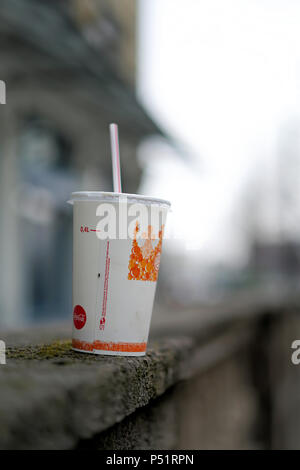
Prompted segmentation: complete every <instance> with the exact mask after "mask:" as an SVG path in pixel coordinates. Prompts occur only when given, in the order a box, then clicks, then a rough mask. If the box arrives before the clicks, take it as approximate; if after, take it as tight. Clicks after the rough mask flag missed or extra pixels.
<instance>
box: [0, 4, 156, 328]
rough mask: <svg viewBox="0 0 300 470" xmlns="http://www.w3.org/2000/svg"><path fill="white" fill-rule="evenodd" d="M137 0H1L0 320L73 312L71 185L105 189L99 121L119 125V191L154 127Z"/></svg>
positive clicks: (135, 171)
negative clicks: (139, 52)
mask: <svg viewBox="0 0 300 470" xmlns="http://www.w3.org/2000/svg"><path fill="white" fill-rule="evenodd" d="M135 9H136V4H135V1H134V0H124V1H122V2H118V1H100V0H94V1H92V0H65V1H51V2H50V1H49V2H48V1H47V2H46V1H43V2H40V1H38V0H3V1H2V2H1V4H0V38H1V41H0V51H1V63H0V78H1V80H4V81H5V82H6V86H7V104H6V105H5V106H2V107H1V109H0V112H1V134H0V192H1V199H0V201H1V202H0V241H1V243H0V252H1V253H0V254H1V260H2V266H4V267H5V268H4V270H2V274H1V282H0V326H5V325H6V326H7V325H8V326H9V325H11V326H16V325H18V324H19V325H20V324H22V323H23V322H25V321H33V320H38V321H41V320H46V319H47V320H49V319H50V318H53V319H55V318H58V317H59V318H61V317H62V316H66V315H68V314H70V308H71V277H72V276H71V275H72V273H71V269H72V263H71V253H72V243H71V240H72V211H71V208H69V207H68V205H67V204H66V201H67V200H68V198H69V195H70V193H71V192H72V191H75V190H111V189H112V183H111V181H112V178H111V163H110V148H109V133H108V124H109V123H110V122H118V124H119V125H120V145H121V148H122V177H123V181H124V190H125V191H126V192H129V193H130V192H135V191H136V190H137V186H138V184H139V179H140V175H141V170H140V168H139V166H138V162H137V159H136V151H137V146H138V145H139V144H140V142H141V140H142V139H144V138H145V137H148V136H150V135H155V134H161V132H160V130H159V128H158V127H157V126H156V125H155V123H154V122H153V121H152V120H151V119H150V118H149V116H148V115H147V114H146V112H145V111H144V109H143V108H142V107H141V106H140V104H139V103H138V102H137V100H136V97H135V92H134V85H135V46H136V45H135Z"/></svg>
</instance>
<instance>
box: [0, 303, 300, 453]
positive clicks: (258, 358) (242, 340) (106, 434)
mask: <svg viewBox="0 0 300 470" xmlns="http://www.w3.org/2000/svg"><path fill="white" fill-rule="evenodd" d="M299 320H300V317H299V314H297V313H294V312H290V313H286V312H284V311H282V312H278V311H276V312H261V314H260V315H257V316H254V317H252V318H251V319H250V318H244V319H243V320H241V319H239V320H235V321H231V322H228V323H226V324H223V325H222V326H220V325H219V327H218V328H214V330H213V331H210V332H209V334H208V330H207V331H206V333H207V334H206V335H204V332H203V333H202V335H200V336H198V339H197V335H194V338H193V337H192V335H191V336H190V338H187V337H177V338H174V339H172V338H157V339H156V340H154V341H152V343H151V344H150V347H149V349H148V352H147V355H146V356H145V357H139V358H124V357H105V356H93V355H86V354H80V353H75V352H73V351H71V350H70V341H69V340H68V339H62V338H65V337H66V336H67V334H68V330H67V329H63V328H62V329H59V328H58V329H52V330H51V329H50V330H49V329H48V330H47V331H46V330H45V329H44V330H35V331H33V332H31V333H28V334H24V333H23V334H19V335H18V334H13V335H12V334H9V335H4V338H3V339H5V340H6V342H7V345H8V350H7V364H6V365H5V366H0V448H1V449H99V450H101V449H109V450H120V449H156V450H159V449H264V448H277V449H278V448H299V447H300V442H299V435H300V433H299V422H300V401H299V398H298V397H299V393H298V390H299V389H300V382H299V380H300V379H299V377H300V369H299V371H298V368H297V366H293V365H292V364H291V360H290V358H291V343H292V341H293V340H294V339H297V335H298V333H299V335H300V321H299ZM200 337H201V339H200ZM47 338H48V341H47ZM57 338H61V339H60V340H58V341H57V340H55V339H57ZM299 338H300V336H299ZM41 341H43V344H40V345H39V344H38V343H40V342H41Z"/></svg>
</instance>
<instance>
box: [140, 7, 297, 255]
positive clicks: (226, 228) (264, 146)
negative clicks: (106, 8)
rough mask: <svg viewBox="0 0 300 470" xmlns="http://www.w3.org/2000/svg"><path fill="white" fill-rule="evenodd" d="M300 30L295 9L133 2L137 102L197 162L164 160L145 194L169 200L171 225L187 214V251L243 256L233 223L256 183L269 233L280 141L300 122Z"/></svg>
mask: <svg viewBox="0 0 300 470" xmlns="http://www.w3.org/2000/svg"><path fill="white" fill-rule="evenodd" d="M299 25H300V2H299V1H297V0H184V1H183V0H150V1H149V0H140V18H139V55H138V59H139V76H138V93H139V96H140V98H141V99H142V101H143V102H144V104H145V106H146V108H147V109H148V110H149V112H150V113H151V114H152V115H153V117H154V118H155V119H156V121H157V122H159V123H161V124H162V125H163V127H164V128H165V129H166V130H167V131H169V132H170V133H171V134H172V135H174V136H175V137H176V138H179V139H180V141H182V142H185V143H186V144H187V145H188V146H189V147H190V148H191V149H192V151H193V153H194V154H195V156H196V158H198V159H199V162H201V165H200V164H199V165H198V166H197V165H196V167H194V168H193V169H191V170H189V169H187V168H185V165H184V164H183V163H181V162H177V163H176V160H173V159H172V158H171V157H170V156H169V152H167V151H166V153H168V155H167V158H163V156H162V157H161V158H158V157H156V158H153V159H152V161H153V163H152V164H151V165H150V168H148V173H149V175H155V176H154V177H153V176H152V177H149V178H148V179H146V180H145V182H144V185H143V188H142V189H144V190H145V191H147V192H148V193H152V195H157V196H158V195H159V196H161V197H166V198H169V199H170V200H171V201H172V202H173V203H174V204H173V205H174V214H173V215H174V217H176V216H177V223H178V224H180V218H181V217H182V214H183V213H185V214H187V215H188V219H189V221H190V223H192V224H193V230H192V231H191V232H189V233H188V234H187V235H186V238H187V240H188V242H187V245H188V247H189V248H194V249H199V250H200V252H201V253H203V254H206V255H207V256H213V257H215V258H216V259H220V260H226V259H227V258H228V257H230V258H231V257H232V256H236V257H237V258H239V257H240V256H242V254H243V252H244V250H243V249H244V243H245V240H244V239H243V235H242V234H241V233H240V232H239V230H238V228H237V227H234V226H233V225H234V224H233V223H232V220H233V219H232V217H231V216H232V213H233V212H234V211H235V210H238V209H236V207H238V205H239V199H240V197H241V195H242V192H243V190H244V187H245V184H246V183H247V182H249V180H250V181H251V178H255V177H256V176H255V175H258V177H261V176H260V175H262V177H263V178H264V185H265V187H266V188H270V190H269V191H267V194H268V198H269V200H268V198H266V201H265V204H266V207H265V208H262V209H261V210H262V214H263V215H262V217H263V219H264V223H265V225H266V227H265V230H266V233H267V232H268V230H269V231H270V232H272V231H273V225H274V220H272V218H273V219H274V217H275V218H276V204H275V203H274V201H275V199H274V198H275V196H274V194H273V193H272V191H273V189H274V188H273V186H274V185H273V180H274V174H273V173H274V168H273V164H272V162H273V158H274V152H276V151H277V146H278V133H279V132H280V129H282V127H283V126H284V125H285V123H286V122H287V121H288V120H290V119H294V118H295V119H299V115H300V28H299ZM147 152H148V153H149V152H150V150H149V149H148V150H147ZM163 154H164V152H162V155H163ZM149 161H151V159H150V158H149ZM195 168H196V170H195ZM201 168H202V171H201ZM273 213H274V214H273ZM195 215H196V216H195ZM191 221H192V222H191ZM272 224H273V225H272ZM220 233H221V234H222V236H221V237H220ZM193 234H197V236H194V235H193Z"/></svg>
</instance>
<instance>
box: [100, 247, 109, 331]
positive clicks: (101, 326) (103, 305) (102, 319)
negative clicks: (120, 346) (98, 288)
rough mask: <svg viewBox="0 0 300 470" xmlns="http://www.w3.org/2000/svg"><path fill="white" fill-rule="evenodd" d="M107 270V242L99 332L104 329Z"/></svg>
mask: <svg viewBox="0 0 300 470" xmlns="http://www.w3.org/2000/svg"><path fill="white" fill-rule="evenodd" d="M109 268H110V257H109V241H108V242H107V246H106V262H105V277H104V289H103V302H102V315H101V319H100V325H99V328H100V330H104V328H105V317H106V307H107V293H108V280H109Z"/></svg>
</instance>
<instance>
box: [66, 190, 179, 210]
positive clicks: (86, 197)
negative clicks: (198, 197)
mask: <svg viewBox="0 0 300 470" xmlns="http://www.w3.org/2000/svg"><path fill="white" fill-rule="evenodd" d="M122 197H126V198H127V202H128V203H129V204H137V203H139V204H157V205H159V206H164V207H166V208H168V209H169V208H170V207H171V203H170V202H169V201H166V200H165V199H157V198H154V197H150V196H140V195H139V194H126V193H108V192H103V191H78V192H75V193H72V194H71V199H70V200H69V201H68V202H69V203H70V204H73V203H74V202H75V201H76V202H78V201H103V202H104V201H105V202H116V200H119V199H120V198H122Z"/></svg>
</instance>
